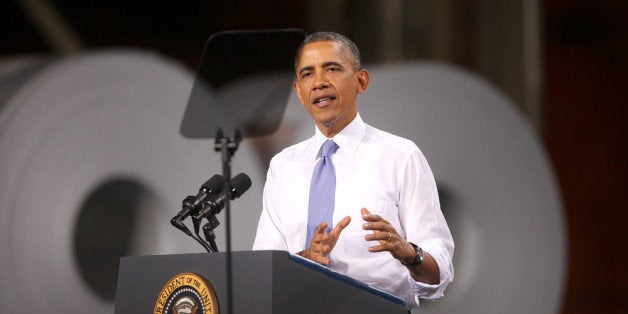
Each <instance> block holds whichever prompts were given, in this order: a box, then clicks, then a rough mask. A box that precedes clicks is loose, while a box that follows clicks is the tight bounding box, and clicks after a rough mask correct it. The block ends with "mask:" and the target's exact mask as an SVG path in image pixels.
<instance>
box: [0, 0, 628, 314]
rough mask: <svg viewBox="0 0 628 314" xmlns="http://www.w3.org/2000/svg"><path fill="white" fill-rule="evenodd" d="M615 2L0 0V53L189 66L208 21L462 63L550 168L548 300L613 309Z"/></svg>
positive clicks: (622, 156) (619, 34) (618, 184)
mask: <svg viewBox="0 0 628 314" xmlns="http://www.w3.org/2000/svg"><path fill="white" fill-rule="evenodd" d="M627 15H628V4H627V2H625V1H584V0H580V1H578V0H545V1H525V0H517V1H494V0H485V1H452V0H441V1H439V0H425V1H403V0H392V1H375V0H366V1H351V0H318V1H290V0H276V1H244V0H242V1H201V0H193V1H185V2H177V3H175V2H173V1H160V0H157V1H142V0H136V1H117V0H113V1H97V2H91V1H90V2H88V1H83V2H68V1H57V0H49V1H46V0H10V1H3V2H2V3H1V4H0V61H6V60H14V59H15V58H18V57H19V58H23V57H28V58H43V59H46V58H48V59H50V58H59V57H63V56H67V55H71V54H81V53H83V52H86V51H93V50H101V49H110V48H120V47H128V48H135V49H145V50H149V51H154V52H156V53H158V54H161V55H163V56H166V57H168V58H171V59H173V60H177V61H178V62H180V63H181V64H182V67H185V68H189V69H190V71H192V72H193V71H194V70H195V69H196V68H197V66H198V63H199V61H200V57H201V53H202V48H203V46H204V44H205V41H206V40H207V38H208V36H210V35H211V34H214V33H216V32H219V31H224V30H245V29H277V28H301V29H303V30H305V31H306V32H313V31H318V30H332V31H336V32H340V33H343V34H346V35H348V37H350V38H352V39H354V40H355V42H356V44H357V45H358V46H359V47H360V48H361V49H362V53H363V56H364V63H366V64H378V65H394V64H397V63H400V62H404V61H408V60H439V61H444V62H449V63H452V64H455V65H457V66H460V67H462V68H466V69H468V70H470V71H472V72H474V73H477V74H479V75H480V76H482V77H484V78H485V79H487V80H488V81H490V82H491V83H492V84H494V85H496V86H498V87H499V88H500V89H501V90H502V91H503V92H504V93H505V94H506V95H507V96H508V97H509V98H510V99H511V100H512V101H513V102H514V103H515V104H516V105H517V106H518V107H519V110H521V112H522V113H523V114H524V115H525V116H526V117H527V118H528V119H529V120H530V121H531V123H532V125H533V127H534V129H535V131H536V132H537V134H538V136H539V137H540V138H541V139H542V142H543V144H544V149H545V150H546V152H547V154H548V156H549V158H550V161H551V164H552V166H553V168H554V171H555V175H556V178H557V181H558V183H559V186H560V193H561V196H562V199H563V206H564V219H565V222H566V239H567V248H566V252H567V256H566V258H567V260H566V269H565V272H566V273H565V282H564V289H563V292H562V299H561V301H560V302H561V304H562V305H561V306H560V310H559V312H560V313H565V314H575V313H625V312H626V311H627V310H628V304H627V303H628V301H626V298H625V296H626V295H627V294H628V276H627V271H626V269H627V268H626V266H625V265H626V263H628V260H627V253H626V252H627V251H628V250H627V249H626V245H625V243H626V240H627V239H626V232H625V230H626V221H627V219H626V218H627V215H626V205H625V204H627V202H628V199H627V193H626V186H628V182H627V179H628V163H627V162H626V160H628V154H627V152H628V142H627V136H626V134H627V132H628V127H627V123H628V106H627V103H626V102H627V101H626V100H627V99H628V88H626V83H625V82H626V81H625V80H626V78H628V77H627V76H626V74H627V70H628V65H627V58H626V56H627V55H628V36H627V35H626V34H627V32H626V31H627V30H628V18H626V16H627ZM0 83H2V84H5V87H4V88H5V90H3V92H4V93H5V94H6V93H9V92H10V91H7V90H6V88H7V87H6V86H8V85H7V84H8V83H10V82H8V81H5V82H0ZM1 109H2V105H1V104H0V110H1ZM0 114H2V111H0ZM0 117H1V116H0ZM3 121H4V120H2V119H0V132H2V128H1V127H2V126H3V125H2V124H1V123H2V122H3ZM2 149H3V147H0V150H2ZM3 175H4V174H1V173H0V176H3ZM199 183H200V182H199ZM125 184H126V183H124V182H123V183H120V182H118V184H117V188H122V189H126V190H132V189H133V188H135V187H134V186H133V183H128V184H126V185H125ZM190 193H191V192H190ZM118 195H120V194H118ZM92 201H97V200H94V199H92ZM88 207H89V206H88ZM86 232H87V231H86ZM77 245H78V246H80V244H77ZM530 254H535V252H530ZM539 284H541V285H542V284H543V283H539ZM3 287H4V286H3ZM3 289H4V288H3ZM109 298H111V295H109ZM529 302H534V300H529Z"/></svg>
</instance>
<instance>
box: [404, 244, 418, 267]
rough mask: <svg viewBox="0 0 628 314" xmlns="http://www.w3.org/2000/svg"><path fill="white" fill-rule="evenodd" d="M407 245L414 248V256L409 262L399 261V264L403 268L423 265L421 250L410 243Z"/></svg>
mask: <svg viewBox="0 0 628 314" xmlns="http://www.w3.org/2000/svg"><path fill="white" fill-rule="evenodd" d="M408 243H410V245H412V247H413V248H414V252H416V254H415V255H414V258H413V259H412V260H411V261H410V262H406V261H404V260H400V262H401V264H402V265H403V266H417V265H421V264H423V250H422V249H421V248H420V247H419V246H418V245H416V244H414V243H412V242H408Z"/></svg>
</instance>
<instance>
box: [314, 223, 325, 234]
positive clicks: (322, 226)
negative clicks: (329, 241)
mask: <svg viewBox="0 0 628 314" xmlns="http://www.w3.org/2000/svg"><path fill="white" fill-rule="evenodd" d="M326 228H327V221H323V222H322V223H321V224H320V225H318V227H316V231H314V235H316V234H324V233H325V229H326Z"/></svg>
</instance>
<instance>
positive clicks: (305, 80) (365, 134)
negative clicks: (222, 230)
mask: <svg viewBox="0 0 628 314" xmlns="http://www.w3.org/2000/svg"><path fill="white" fill-rule="evenodd" d="M295 70H296V75H297V79H296V82H295V83H294V89H295V92H296V94H297V96H298V98H299V100H300V102H301V103H302V104H303V106H304V107H305V109H306V110H307V111H308V113H309V114H310V116H312V119H313V120H314V123H315V125H316V128H315V134H314V137H312V138H310V139H308V140H306V141H303V142H301V143H298V144H296V145H293V146H290V147H288V148H286V149H284V150H283V151H282V152H280V153H279V154H277V155H276V156H275V157H274V158H273V159H272V160H271V163H270V167H269V170H268V175H267V179H266V184H265V186H264V201H263V210H262V214H261V217H260V221H259V225H258V229H257V235H256V237H255V243H254V244H253V249H254V250H286V251H289V252H291V253H295V254H299V255H301V256H303V257H306V258H308V259H310V260H312V261H315V262H318V263H320V264H323V265H327V266H328V267H330V268H331V269H333V270H335V271H338V272H340V273H343V274H346V275H348V276H350V277H352V278H355V279H358V280H360V281H363V282H365V283H368V284H373V285H375V286H378V287H380V288H381V289H384V290H386V291H389V292H391V293H393V294H396V295H398V296H400V297H402V298H404V299H405V300H406V302H407V304H408V305H409V306H413V307H416V306H418V302H419V298H423V299H436V298H439V297H440V296H442V295H443V292H444V290H445V289H446V287H447V285H448V284H449V283H450V282H451V281H452V280H453V265H452V257H453V250H454V243H453V239H452V237H451V233H450V231H449V228H448V227H447V223H446V221H445V219H444V217H443V214H442V212H441V210H440V205H439V201H438V193H437V190H436V184H435V182H434V178H433V175H432V172H431V169H430V167H429V165H428V164H427V161H426V160H425V157H424V156H423V154H422V153H421V151H420V150H419V148H418V147H417V146H416V145H415V144H414V143H413V142H411V141H410V140H407V139H404V138H401V137H398V136H395V135H392V134H390V133H387V132H384V131H381V130H378V129H375V128H373V127H371V126H369V125H367V124H366V123H364V121H363V120H362V118H361V116H360V114H359V113H358V107H357V95H358V94H361V93H363V92H364V91H365V90H366V88H367V87H368V84H369V79H370V78H369V73H368V71H367V70H366V69H363V68H361V65H360V55H359V51H358V49H357V47H356V46H355V44H353V42H351V41H350V40H349V39H347V38H346V37H344V36H342V35H339V34H336V33H329V32H319V33H315V34H312V35H310V36H308V37H307V38H306V39H305V40H304V42H303V43H302V45H301V47H300V48H299V51H298V52H297V57H296V61H295ZM383 105H386V104H383ZM328 139H331V140H333V142H335V144H336V146H337V149H336V150H335V152H334V153H332V154H331V156H330V157H329V158H330V159H331V163H332V164H333V168H334V169H335V174H334V175H335V189H334V191H335V196H334V198H333V200H332V203H333V204H332V206H333V219H332V221H323V222H322V223H320V224H318V223H316V224H317V225H318V227H315V230H312V232H314V234H313V236H312V237H311V238H308V237H307V236H306V230H307V226H308V220H311V218H309V216H308V210H310V211H311V209H308V207H309V204H308V198H309V197H311V196H313V195H310V183H311V179H312V177H313V175H312V173H313V170H314V169H315V166H316V164H317V162H319V159H321V158H322V157H321V156H320V154H321V153H320V151H321V145H323V143H324V142H325V141H327V140H328ZM326 158H327V157H326ZM332 196H333V194H332ZM310 207H311V206H310ZM310 224H311V222H310ZM332 226H333V228H332ZM310 229H312V228H310ZM308 243H309V245H308Z"/></svg>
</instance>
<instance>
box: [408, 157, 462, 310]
mask: <svg viewBox="0 0 628 314" xmlns="http://www.w3.org/2000/svg"><path fill="white" fill-rule="evenodd" d="M401 171H402V173H401V174H400V175H399V178H400V180H401V182H400V185H399V186H400V187H401V189H400V195H399V200H400V202H399V211H400V220H401V221H400V222H401V225H402V228H403V229H404V231H405V233H406V239H407V241H409V242H412V243H415V244H417V245H418V246H420V247H421V248H422V250H423V251H424V252H426V253H428V254H430V256H432V257H433V258H434V260H435V261H436V264H437V265H438V268H439V274H440V281H439V283H438V284H436V285H430V284H425V283H422V282H417V281H415V280H413V279H412V277H411V276H410V274H409V273H408V281H409V283H410V287H411V288H412V289H413V291H414V293H415V301H416V302H417V303H418V298H421V299H426V300H433V299H436V298H439V297H441V296H443V294H444V291H445V289H446V288H447V286H448V285H449V283H451V282H452V280H453V277H454V269H453V264H452V258H453V253H454V241H453V238H452V236H451V232H450V231H449V227H448V226H447V222H446V221H445V218H444V216H443V213H442V211H441V208H440V203H439V199H438V191H437V188H436V182H435V181H434V176H433V174H432V171H431V169H430V167H429V165H428V164H427V161H426V159H425V157H424V156H423V154H422V153H421V152H420V150H418V148H417V151H416V152H413V153H412V154H410V155H409V156H408V159H407V163H406V165H405V167H402V169H401Z"/></svg>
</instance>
